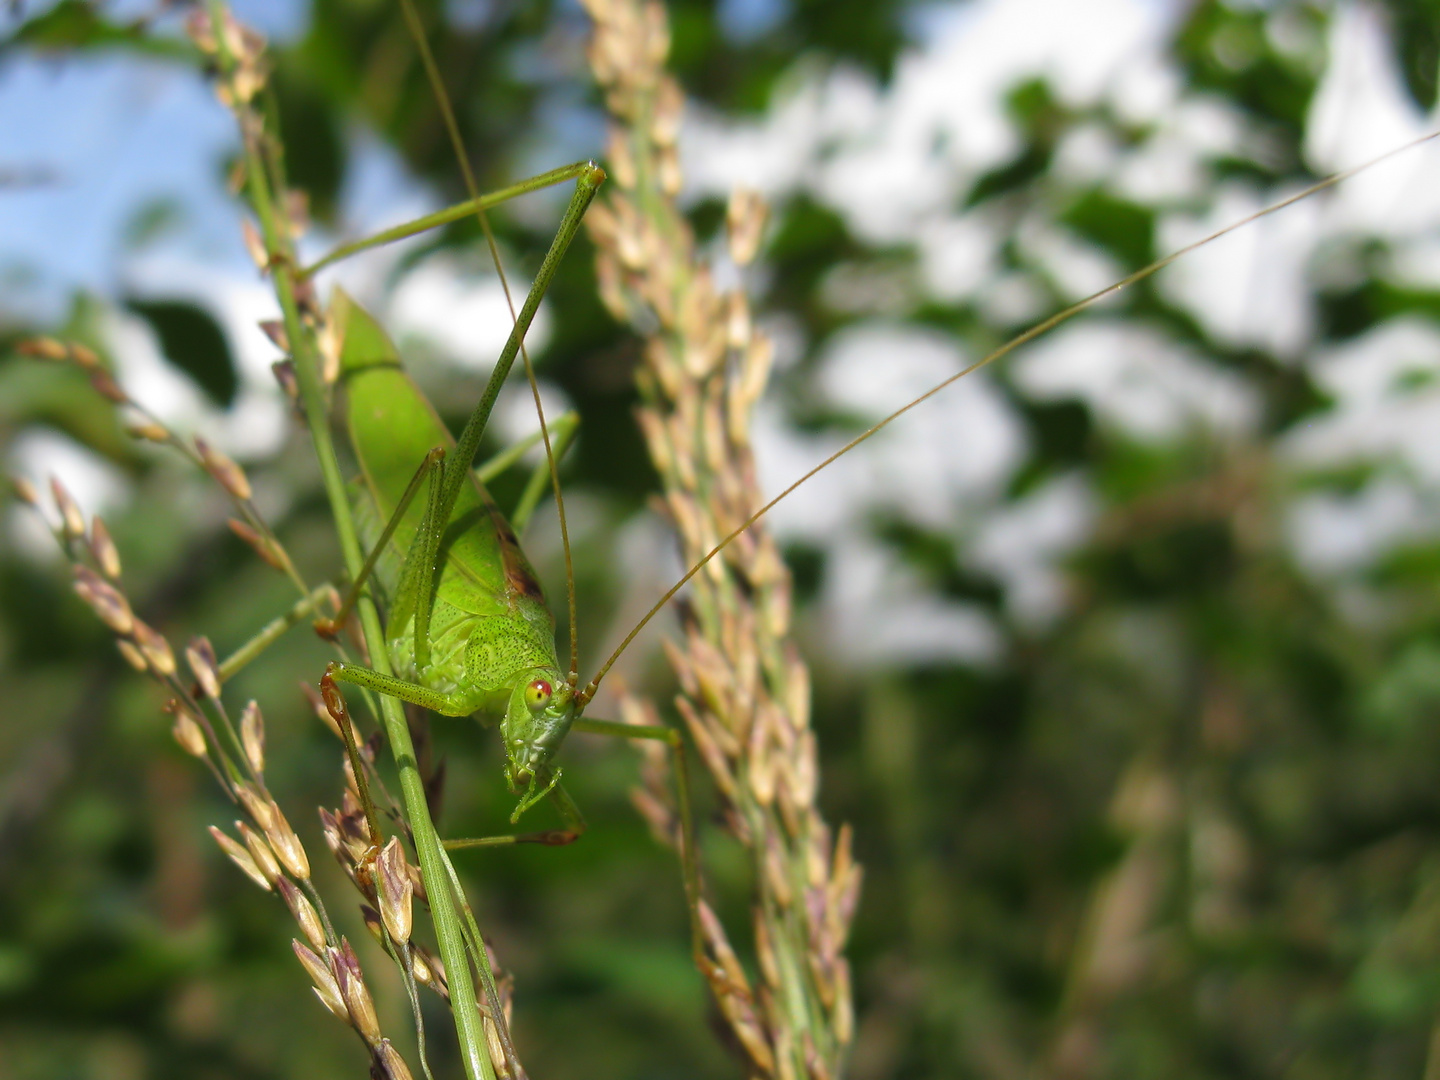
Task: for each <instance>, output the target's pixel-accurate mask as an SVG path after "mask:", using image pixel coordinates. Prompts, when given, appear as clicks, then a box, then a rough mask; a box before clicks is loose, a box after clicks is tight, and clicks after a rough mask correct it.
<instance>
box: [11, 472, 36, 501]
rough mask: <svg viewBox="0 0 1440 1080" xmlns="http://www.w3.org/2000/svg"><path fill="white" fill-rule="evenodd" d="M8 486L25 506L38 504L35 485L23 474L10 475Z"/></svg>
mask: <svg viewBox="0 0 1440 1080" xmlns="http://www.w3.org/2000/svg"><path fill="white" fill-rule="evenodd" d="M10 488H11V490H12V491H14V492H15V497H16V498H17V499H19V500H20V501H21V502H23V503H25V504H26V505H27V506H34V507H37V508H38V507H39V506H40V493H39V492H38V491H36V490H35V485H34V484H32V483H30V481H29V480H26V479H25V478H24V477H23V476H12V477H11V478H10Z"/></svg>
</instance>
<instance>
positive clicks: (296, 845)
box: [264, 799, 310, 881]
mask: <svg viewBox="0 0 1440 1080" xmlns="http://www.w3.org/2000/svg"><path fill="white" fill-rule="evenodd" d="M264 829H265V837H266V839H267V840H269V841H270V846H271V847H272V848H274V849H275V854H276V856H277V857H279V859H280V863H281V865H283V866H284V867H285V869H286V870H288V871H290V873H292V874H294V875H295V876H296V877H297V878H299V879H300V880H301V881H309V880H310V858H309V856H307V855H306V854H305V845H304V844H302V843H300V837H298V836H296V835H295V830H294V829H292V828H290V822H288V821H286V820H285V815H284V814H282V813H281V812H280V807H278V806H276V805H275V801H274V800H273V799H272V800H271V801H270V810H269V822H268V824H266V825H265V826H264Z"/></svg>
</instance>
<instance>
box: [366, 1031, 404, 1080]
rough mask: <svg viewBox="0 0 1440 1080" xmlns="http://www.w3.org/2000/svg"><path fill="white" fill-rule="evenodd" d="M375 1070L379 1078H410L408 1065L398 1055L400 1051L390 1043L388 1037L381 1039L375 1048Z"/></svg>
mask: <svg viewBox="0 0 1440 1080" xmlns="http://www.w3.org/2000/svg"><path fill="white" fill-rule="evenodd" d="M375 1071H376V1072H377V1073H378V1075H379V1080H412V1077H411V1075H410V1067H409V1066H408V1065H406V1064H405V1059H404V1058H402V1057H401V1056H400V1051H399V1050H396V1049H395V1047H393V1046H391V1045H390V1040H389V1039H381V1040H380V1045H379V1046H377V1047H376V1048H375Z"/></svg>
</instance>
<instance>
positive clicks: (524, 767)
mask: <svg viewBox="0 0 1440 1080" xmlns="http://www.w3.org/2000/svg"><path fill="white" fill-rule="evenodd" d="M576 704H577V703H576V701H575V691H574V689H573V688H572V687H571V685H570V683H569V682H568V681H566V679H565V676H564V675H563V674H562V673H561V672H560V671H559V670H558V669H555V668H536V669H535V670H533V671H529V672H526V674H525V677H524V678H523V679H520V680H518V681H517V682H516V685H515V689H514V690H512V691H511V692H510V702H509V704H508V705H507V706H506V709H505V719H504V720H502V721H501V723H500V734H501V737H502V738H503V739H504V740H505V779H506V781H507V782H508V783H509V785H510V790H511V791H512V792H514V793H515V794H517V795H522V796H523V797H522V798H521V800H520V804H519V805H518V806H516V808H515V812H514V814H512V815H511V820H512V821H514V820H516V819H518V818H519V817H520V815H521V814H523V813H524V812H525V811H526V810H528V809H529V808H530V807H531V806H533V805H535V803H537V802H539V801H540V800H541V799H543V798H544V797H545V796H546V795H547V794H549V792H550V789H551V788H553V787H554V786H555V784H556V783H557V782H558V781H559V779H560V770H559V769H558V768H553V769H552V768H551V766H550V759H551V758H553V757H554V756H555V753H556V751H557V750H559V749H560V744H561V743H562V742H564V741H565V736H566V735H568V734H569V732H570V725H571V724H572V723H573V722H574V720H575V710H576Z"/></svg>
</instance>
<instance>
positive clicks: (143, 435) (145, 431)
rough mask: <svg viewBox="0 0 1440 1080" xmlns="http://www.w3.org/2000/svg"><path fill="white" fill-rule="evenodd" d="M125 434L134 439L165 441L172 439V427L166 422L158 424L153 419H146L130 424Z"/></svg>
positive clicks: (155, 441) (154, 441)
mask: <svg viewBox="0 0 1440 1080" xmlns="http://www.w3.org/2000/svg"><path fill="white" fill-rule="evenodd" d="M125 434H127V435H129V436H130V437H131V438H132V439H143V440H145V441H146V442H153V443H163V442H169V441H170V429H169V428H167V427H166V426H165V425H164V424H157V423H156V422H155V421H153V420H146V421H144V422H142V423H139V424H130V425H129V426H127V427H126V428H125Z"/></svg>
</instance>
